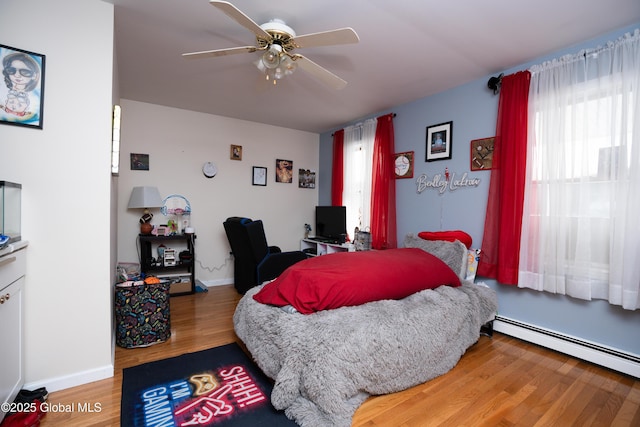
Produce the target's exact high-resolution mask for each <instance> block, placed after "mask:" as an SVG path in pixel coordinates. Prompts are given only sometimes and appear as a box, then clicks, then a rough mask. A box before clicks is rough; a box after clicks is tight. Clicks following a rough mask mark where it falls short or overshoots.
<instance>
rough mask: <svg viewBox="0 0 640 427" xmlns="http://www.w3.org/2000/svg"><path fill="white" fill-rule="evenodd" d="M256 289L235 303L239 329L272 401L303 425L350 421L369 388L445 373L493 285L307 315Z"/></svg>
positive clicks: (488, 303) (489, 311) (473, 329)
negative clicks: (269, 301)
mask: <svg viewBox="0 0 640 427" xmlns="http://www.w3.org/2000/svg"><path fill="white" fill-rule="evenodd" d="M259 290H260V287H255V288H253V289H250V290H249V291H248V292H247V293H246V294H245V296H244V297H243V298H242V299H241V300H240V302H239V303H238V306H237V308H236V312H235V314H234V318H233V320H234V326H235V330H236V334H237V335H238V337H239V338H240V339H241V340H242V341H243V342H244V343H245V345H246V347H247V349H248V350H249V352H250V353H251V354H252V356H253V358H254V360H255V361H256V363H257V364H258V365H259V366H260V368H261V369H262V370H263V371H264V372H265V373H266V374H267V375H268V376H269V377H271V378H272V379H274V380H275V384H274V388H273V393H272V395H271V401H272V404H273V405H274V407H275V408H277V409H280V410H284V411H285V413H286V415H287V416H288V417H289V418H291V419H293V420H295V421H296V422H297V423H298V424H299V425H301V426H313V427H315V426H322V427H327V426H350V425H351V421H352V418H353V414H354V413H355V411H356V409H357V408H358V407H359V406H360V405H361V404H362V403H363V402H364V401H365V400H366V399H367V398H368V397H369V396H370V395H377V394H386V393H393V392H397V391H400V390H404V389H406V388H409V387H412V386H415V385H417V384H421V383H423V382H425V381H427V380H430V379H432V378H435V377H437V376H439V375H442V374H444V373H446V372H447V371H449V370H450V369H452V368H453V367H454V366H455V365H456V363H457V362H458V360H459V359H460V357H461V356H462V355H463V354H464V353H465V351H466V350H467V348H468V347H469V346H471V345H472V344H474V343H475V342H476V341H477V340H478V338H479V334H480V327H481V326H482V325H483V324H484V323H486V322H487V321H489V320H491V319H493V317H494V315H495V313H496V310H497V299H496V295H495V292H494V291H493V290H492V289H490V288H488V287H485V286H480V285H475V284H473V283H471V282H463V285H462V286H461V287H458V288H451V287H449V286H440V287H438V288H436V289H433V290H425V291H421V292H418V293H416V294H413V295H411V296H409V297H407V298H404V299H402V300H383V301H376V302H371V303H367V304H363V305H360V306H356V307H343V308H338V309H335V310H326V311H320V312H317V313H314V314H309V315H304V314H300V313H287V312H285V311H284V310H283V309H281V308H278V307H273V306H269V305H265V304H261V303H258V302H256V301H255V300H254V299H253V295H254V294H255V293H257V292H258V291H259Z"/></svg>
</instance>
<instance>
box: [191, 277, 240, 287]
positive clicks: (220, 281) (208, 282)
mask: <svg viewBox="0 0 640 427" xmlns="http://www.w3.org/2000/svg"><path fill="white" fill-rule="evenodd" d="M198 282H200V283H202V284H203V285H205V286H206V287H207V288H210V287H213V286H223V285H233V278H227V279H217V280H200V279H198Z"/></svg>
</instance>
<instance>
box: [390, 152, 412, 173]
mask: <svg viewBox="0 0 640 427" xmlns="http://www.w3.org/2000/svg"><path fill="white" fill-rule="evenodd" d="M393 157H394V170H395V177H396V179H400V178H413V151H406V152H404V153H396V154H394V155H393Z"/></svg>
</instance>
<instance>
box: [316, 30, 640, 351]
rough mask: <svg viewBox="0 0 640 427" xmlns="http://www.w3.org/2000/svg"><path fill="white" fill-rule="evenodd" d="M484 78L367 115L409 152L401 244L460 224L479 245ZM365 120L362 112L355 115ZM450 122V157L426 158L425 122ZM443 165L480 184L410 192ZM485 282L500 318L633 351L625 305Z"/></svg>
mask: <svg viewBox="0 0 640 427" xmlns="http://www.w3.org/2000/svg"><path fill="white" fill-rule="evenodd" d="M638 27H640V23H639V24H637V25H634V26H631V27H626V28H622V29H620V30H618V31H615V32H612V33H609V34H607V35H605V36H603V37H601V38H598V39H593V40H589V41H585V42H584V43H582V44H579V45H576V46H573V47H571V48H568V49H566V50H563V51H558V52H555V53H553V54H551V55H548V56H545V57H541V58H537V59H534V60H532V61H531V62H529V63H526V64H522V65H520V66H518V67H515V68H513V69H509V70H497V72H496V73H495V74H494V75H497V74H498V73H499V72H504V73H505V74H512V73H514V72H517V71H521V70H526V69H528V68H529V67H530V66H531V65H534V64H539V63H541V62H543V61H545V60H548V59H552V58H557V57H559V56H562V55H564V54H569V53H577V52H579V50H580V49H584V48H594V47H597V46H599V45H602V44H604V43H606V42H607V41H611V40H615V39H617V38H618V37H620V36H622V35H623V34H624V33H626V32H630V31H632V30H633V29H635V28H638ZM489 77H491V76H490V75H488V76H485V77H483V78H482V79H479V80H476V81H473V82H470V83H468V84H465V85H462V86H459V87H457V88H454V89H451V90H448V91H446V92H442V93H439V94H437V95H433V96H430V97H428V98H424V99H421V100H418V101H415V102H412V103H409V104H403V105H399V106H396V107H394V108H392V109H390V110H388V111H381V112H378V113H375V114H372V115H371V117H377V116H380V115H382V114H386V113H390V112H393V113H396V114H397V117H396V118H395V119H394V129H395V137H396V139H395V147H396V152H403V151H414V153H415V166H414V178H413V179H399V180H396V193H397V217H398V239H399V241H400V242H401V241H402V239H403V238H404V236H405V235H406V234H407V233H417V232H419V231H423V230H429V231H433V230H453V229H461V230H464V231H466V232H467V233H469V234H470V235H471V236H472V237H473V242H474V247H480V246H481V243H482V234H483V228H484V215H485V209H486V204H487V195H488V191H489V180H490V172H489V171H481V172H470V164H469V163H470V148H469V145H470V144H469V143H470V141H471V140H474V139H479V138H486V137H491V136H493V135H494V134H495V125H496V116H497V109H498V96H497V95H494V94H493V92H492V91H490V90H489V89H488V88H487V81H488V79H489ZM367 118H369V117H363V118H362V120H364V119H367ZM358 121H360V120H358ZM449 121H452V122H453V129H452V144H453V145H452V154H453V156H452V159H451V160H441V161H436V162H425V143H426V141H425V139H426V127H427V126H432V125H436V124H440V123H444V122H449ZM349 124H353V123H345V126H347V125H349ZM334 130H335V129H334ZM332 132H333V130H332V131H330V132H326V133H323V134H322V135H321V136H320V168H319V170H320V172H321V173H319V174H318V175H319V179H318V188H319V200H318V202H319V204H330V203H331V172H330V171H331V164H332V136H331V134H332ZM445 167H448V168H449V171H450V172H452V173H453V172H455V173H456V174H457V175H462V174H463V173H464V172H468V174H469V177H470V178H479V179H480V181H481V182H480V184H479V186H478V187H471V188H461V189H458V190H456V191H454V192H450V191H447V192H446V193H445V194H442V195H440V194H439V193H438V192H437V191H436V190H433V189H427V190H425V191H423V192H422V193H420V194H418V193H417V191H416V190H417V187H416V178H417V177H418V176H420V175H421V174H427V175H428V176H429V178H431V177H433V175H434V174H443V173H444V168H445ZM479 280H483V279H482V278H479ZM485 281H486V282H487V283H488V284H489V285H490V286H491V287H493V288H494V289H495V290H496V292H497V293H498V299H499V304H500V308H499V312H500V314H501V315H503V316H505V317H509V318H512V319H515V320H518V321H521V322H526V323H530V324H533V325H537V326H540V327H544V328H548V329H552V330H555V331H558V332H561V333H564V334H567V335H571V336H574V337H578V338H581V339H585V340H588V341H591V342H594V343H597V344H601V345H606V346H609V347H613V348H616V349H619V350H622V351H625V352H628V353H633V354H635V355H639V356H640V310H636V311H628V310H623V309H621V308H619V307H616V306H612V305H610V304H608V303H607V302H605V301H582V300H578V299H574V298H570V297H565V296H560V295H554V294H550V293H546V292H537V291H531V290H528V289H519V288H517V287H513V286H506V285H501V284H498V283H496V282H495V281H493V280H485Z"/></svg>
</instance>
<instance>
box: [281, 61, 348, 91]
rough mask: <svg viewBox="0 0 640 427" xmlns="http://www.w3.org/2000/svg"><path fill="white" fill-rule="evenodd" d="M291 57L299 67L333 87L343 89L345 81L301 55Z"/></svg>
mask: <svg viewBox="0 0 640 427" xmlns="http://www.w3.org/2000/svg"><path fill="white" fill-rule="evenodd" d="M293 59H294V61H295V63H296V64H298V66H299V67H300V68H302V69H303V70H304V71H306V72H307V73H309V74H311V75H312V76H314V77H315V78H317V79H318V80H320V81H322V82H323V83H325V84H326V85H329V86H331V87H333V88H334V89H343V88H344V87H345V86H346V85H347V82H346V81H344V80H342V79H341V78H340V77H338V76H336V75H335V74H333V73H332V72H331V71H329V70H327V69H326V68H323V67H321V66H320V65H318V64H316V63H315V62H313V61H312V60H310V59H308V58H307V57H305V56H302V55H294V56H293Z"/></svg>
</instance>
